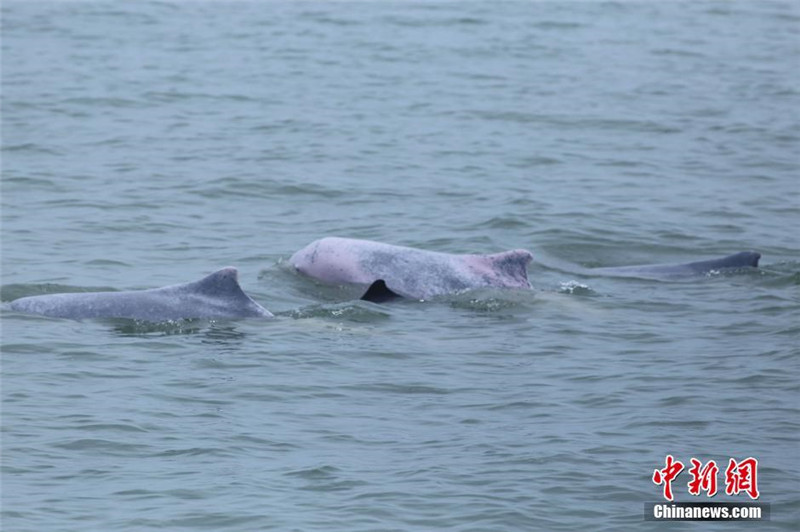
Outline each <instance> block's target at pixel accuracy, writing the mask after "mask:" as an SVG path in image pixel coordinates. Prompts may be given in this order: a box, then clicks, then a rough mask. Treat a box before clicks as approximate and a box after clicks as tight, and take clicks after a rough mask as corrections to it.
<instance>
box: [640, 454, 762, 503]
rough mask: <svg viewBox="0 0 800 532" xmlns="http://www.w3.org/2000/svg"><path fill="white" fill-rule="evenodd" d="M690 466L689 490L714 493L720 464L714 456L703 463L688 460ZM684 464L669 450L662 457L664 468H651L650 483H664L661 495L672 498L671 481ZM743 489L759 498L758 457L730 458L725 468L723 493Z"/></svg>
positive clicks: (735, 493)
mask: <svg viewBox="0 0 800 532" xmlns="http://www.w3.org/2000/svg"><path fill="white" fill-rule="evenodd" d="M690 463H691V464H692V467H691V468H689V470H688V471H689V475H690V476H691V477H692V478H691V480H690V481H689V482H688V483H687V486H688V487H689V494H690V495H694V496H699V495H700V493H701V492H705V493H706V496H707V497H713V496H714V495H716V493H717V474H718V473H719V467H718V466H717V463H716V462H715V461H714V460H709V461H708V462H707V463H706V464H703V462H701V461H700V460H698V459H697V458H692V459H691V460H690ZM683 469H684V465H683V463H682V462H681V461H679V460H675V458H674V457H673V456H672V455H671V454H668V455H667V457H666V459H665V465H664V468H663V469H656V470H654V471H653V483H654V484H656V485H657V486H663V492H664V493H663V494H664V498H665V499H666V500H668V501H672V500H674V497H673V494H672V482H673V481H674V480H675V479H676V478H677V477H678V475H679V474H680V473H681V471H683ZM740 492H744V493H746V494H747V495H749V496H750V498H751V499H758V497H759V492H758V460H756V459H755V458H753V457H749V458H745V459H744V460H741V461H739V462H737V461H736V460H735V459H733V458H731V459H730V460H729V461H728V467H726V468H725V494H726V495H738V494H739V493H740Z"/></svg>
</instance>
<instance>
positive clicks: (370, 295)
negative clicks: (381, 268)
mask: <svg viewBox="0 0 800 532" xmlns="http://www.w3.org/2000/svg"><path fill="white" fill-rule="evenodd" d="M399 297H402V296H400V295H399V294H396V293H394V292H392V291H391V290H390V289H389V287H388V286H386V282H385V281H384V280H383V279H378V280H377V281H375V282H374V283H372V284H371V285H369V288H368V289H367V291H366V292H365V293H364V295H363V296H361V300H362V301H371V302H372V303H385V302H387V301H391V300H393V299H397V298H399Z"/></svg>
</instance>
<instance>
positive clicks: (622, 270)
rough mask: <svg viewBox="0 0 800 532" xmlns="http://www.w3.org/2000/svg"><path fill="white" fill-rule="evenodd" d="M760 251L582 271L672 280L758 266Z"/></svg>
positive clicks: (595, 273) (612, 275)
mask: <svg viewBox="0 0 800 532" xmlns="http://www.w3.org/2000/svg"><path fill="white" fill-rule="evenodd" d="M760 258H761V254H760V253H756V252H755V251H740V252H739V253H734V254H733V255H728V256H727V257H723V258H721V259H711V260H701V261H697V262H685V263H678V264H645V265H641V266H618V267H612V268H590V269H585V270H584V271H582V272H581V273H584V274H586V275H597V274H600V275H604V276H610V277H639V278H642V279H659V280H672V279H681V278H686V277H696V276H698V275H706V274H709V273H712V272H719V271H722V270H732V269H744V268H757V267H758V261H759V259H760Z"/></svg>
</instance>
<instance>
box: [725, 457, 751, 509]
mask: <svg viewBox="0 0 800 532" xmlns="http://www.w3.org/2000/svg"><path fill="white" fill-rule="evenodd" d="M757 471H758V460H756V459H755V458H753V457H752V456H751V457H750V458H745V459H744V460H742V461H741V462H739V463H738V464H737V463H736V460H734V459H733V458H731V460H730V462H728V467H727V469H725V493H726V494H728V495H738V494H739V492H740V491H743V492H745V493H747V494H748V495H749V496H750V498H751V499H758V496H759V495H760V494H759V493H758V478H757Z"/></svg>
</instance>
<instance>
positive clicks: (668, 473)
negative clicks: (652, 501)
mask: <svg viewBox="0 0 800 532" xmlns="http://www.w3.org/2000/svg"><path fill="white" fill-rule="evenodd" d="M666 463H667V465H666V467H664V469H656V470H655V471H653V482H655V484H656V485H661V484H664V498H665V499H667V500H668V501H671V500H672V481H673V480H675V477H677V476H678V473H680V472H681V471H682V470H683V464H682V463H681V462H678V461H677V460H675V459H674V458H672V455H671V454H668V455H667V459H666Z"/></svg>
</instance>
